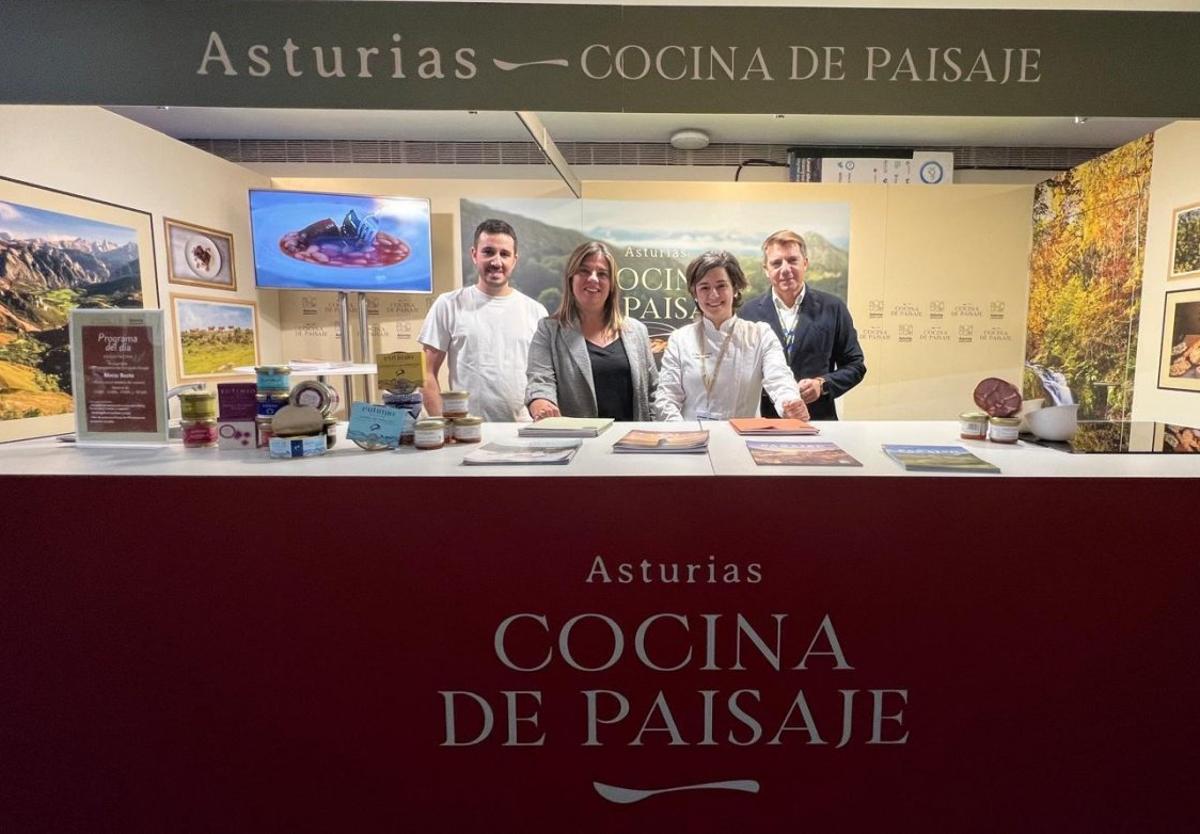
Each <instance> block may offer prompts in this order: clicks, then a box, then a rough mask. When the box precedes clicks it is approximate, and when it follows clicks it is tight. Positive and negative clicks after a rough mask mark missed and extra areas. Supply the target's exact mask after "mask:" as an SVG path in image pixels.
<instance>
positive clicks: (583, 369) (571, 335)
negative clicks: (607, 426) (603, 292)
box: [558, 326, 596, 403]
mask: <svg viewBox="0 0 1200 834" xmlns="http://www.w3.org/2000/svg"><path fill="white" fill-rule="evenodd" d="M558 335H559V336H560V337H561V338H562V340H563V342H564V343H565V344H566V346H567V353H568V354H569V355H570V357H571V361H572V362H574V363H575V369H576V370H577V371H579V375H580V376H582V377H583V379H584V381H585V382H586V383H587V386H588V390H589V391H591V393H592V402H593V403H594V402H595V401H596V383H595V382H593V381H592V360H591V358H590V357H589V356H588V351H587V341H586V340H585V339H584V338H583V331H582V330H580V329H579V328H578V327H567V326H560V327H559V328H558Z"/></svg>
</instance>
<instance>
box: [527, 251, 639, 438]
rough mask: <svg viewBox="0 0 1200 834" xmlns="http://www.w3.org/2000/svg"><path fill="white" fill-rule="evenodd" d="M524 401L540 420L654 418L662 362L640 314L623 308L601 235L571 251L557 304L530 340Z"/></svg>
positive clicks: (614, 268) (613, 266)
mask: <svg viewBox="0 0 1200 834" xmlns="http://www.w3.org/2000/svg"><path fill="white" fill-rule="evenodd" d="M526 377H527V381H528V384H527V385H526V388H525V403H526V405H528V406H529V414H530V416H532V417H533V419H534V420H541V419H543V418H545V417H557V416H559V415H562V416H564V417H612V418H613V419H616V420H642V421H644V420H653V419H654V415H653V412H652V411H651V410H650V401H651V400H652V399H653V398H654V389H655V387H657V385H658V369H657V368H656V367H655V365H654V356H653V355H652V354H651V353H650V337H649V336H648V335H647V333H646V326H645V325H644V324H642V323H641V322H640V321H635V320H634V319H630V318H626V317H625V316H624V315H623V313H622V311H621V291H620V288H619V287H618V286H617V264H616V260H615V259H614V258H613V254H612V252H611V251H610V250H609V248H608V247H607V246H605V245H604V244H603V243H600V242H599V241H591V242H590V243H585V244H583V245H581V246H579V247H577V248H576V249H575V251H574V252H572V253H571V256H570V257H569V258H568V259H567V268H566V271H565V274H564V275H563V297H562V303H561V304H559V307H558V311H557V312H555V313H554V314H553V315H551V316H549V317H547V318H544V319H542V320H541V321H540V322H538V327H537V332H536V333H534V334H533V343H532V344H531V345H530V346H529V365H528V368H527V372H526Z"/></svg>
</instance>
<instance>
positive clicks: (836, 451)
mask: <svg viewBox="0 0 1200 834" xmlns="http://www.w3.org/2000/svg"><path fill="white" fill-rule="evenodd" d="M746 448H747V449H749V450H750V456H751V457H752V458H754V462H755V463H757V464H758V465H759V466H862V464H861V463H859V462H858V461H857V460H855V459H854V458H853V457H851V456H850V455H849V454H847V453H846V451H845V450H843V449H842V448H841V447H840V446H838V445H837V444H836V443H829V442H826V441H823V440H792V441H787V440H785V441H778V440H774V441H768V440H747V441H746Z"/></svg>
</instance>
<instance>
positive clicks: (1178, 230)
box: [1167, 203, 1200, 278]
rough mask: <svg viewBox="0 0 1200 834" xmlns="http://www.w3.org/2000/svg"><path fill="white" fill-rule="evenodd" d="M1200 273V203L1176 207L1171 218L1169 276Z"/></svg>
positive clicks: (1177, 276)
mask: <svg viewBox="0 0 1200 834" xmlns="http://www.w3.org/2000/svg"><path fill="white" fill-rule="evenodd" d="M1197 274H1200V203H1193V204H1192V205H1190V206H1183V207H1182V208H1177V209H1175V213H1174V215H1173V216H1172V218H1171V269H1170V272H1169V273H1168V276H1167V277H1168V278H1183V277H1185V276H1188V275H1197Z"/></svg>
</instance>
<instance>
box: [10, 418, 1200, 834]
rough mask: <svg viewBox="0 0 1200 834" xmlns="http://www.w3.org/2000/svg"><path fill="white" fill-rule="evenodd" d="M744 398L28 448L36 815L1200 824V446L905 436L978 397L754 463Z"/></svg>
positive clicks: (542, 824)
mask: <svg viewBox="0 0 1200 834" xmlns="http://www.w3.org/2000/svg"><path fill="white" fill-rule="evenodd" d="M706 427H708V428H710V430H711V431H712V436H711V449H710V453H709V454H708V455H661V456H639V455H628V456H623V455H614V454H612V453H611V444H612V442H613V441H615V440H616V439H617V438H618V437H620V435H621V434H622V429H623V428H627V427H624V426H618V427H614V428H613V429H611V430H610V431H609V432H607V433H605V434H604V435H602V436H601V437H599V438H596V439H591V440H586V441H584V445H583V448H582V450H581V451H580V453H579V454H578V455H577V456H576V459H575V460H574V461H572V463H570V464H569V465H567V466H544V467H480V468H471V467H464V466H461V465H460V460H461V456H462V454H463V450H462V449H461V448H456V447H453V446H451V447H446V448H444V449H441V450H438V451H432V452H418V451H415V450H408V449H405V450H401V451H398V452H379V453H366V452H363V451H361V450H359V449H357V448H355V447H350V446H346V445H345V444H344V443H339V445H338V447H337V448H336V449H335V451H334V453H333V454H331V455H329V456H327V457H325V458H323V459H313V460H297V461H269V460H267V459H266V458H265V456H261V455H257V454H245V453H227V452H221V451H213V450H204V451H198V450H188V451H185V450H183V449H182V448H175V447H173V448H167V449H160V450H115V449H114V450H102V449H75V448H71V447H70V446H68V445H67V444H62V443H59V442H57V441H53V440H45V441H33V442H27V443H20V444H12V445H8V446H4V447H0V488H2V489H3V494H4V495H5V496H6V497H7V499H8V501H9V508H8V509H9V512H8V513H7V514H6V517H5V521H4V531H5V534H6V535H5V548H4V552H3V555H2V556H0V635H3V639H2V640H0V669H3V670H4V673H3V675H0V704H3V709H0V750H2V751H3V753H2V755H0V784H2V785H3V788H0V818H3V819H4V820H5V824H4V826H3V827H4V828H5V829H6V830H13V831H34V830H36V831H88V832H109V831H111V832H122V834H139V833H140V832H163V831H171V832H211V831H254V832H288V833H289V834H295V832H329V831H355V832H395V831H421V832H456V834H458V832H473V831H496V832H518V831H519V832H562V831H572V832H611V831H634V832H641V831H646V832H653V831H662V832H667V831H688V832H714V834H715V833H716V832H728V831H734V830H736V831H745V832H760V831H761V832H768V831H778V830H782V829H786V830H798V831H832V830H844V831H863V830H870V829H876V828H879V829H885V828H886V829H887V830H890V831H900V832H905V831H913V832H926V831H972V832H992V831H994V832H1012V831H1026V830H1033V831H1089V832H1105V831H1127V830H1145V831H1170V830H1181V824H1180V821H1181V820H1190V819H1191V817H1192V815H1193V812H1194V788H1195V783H1196V779H1197V777H1198V776H1200V772H1198V771H1200V766H1198V765H1197V758H1196V754H1195V751H1196V749H1197V747H1198V746H1200V728H1198V726H1197V724H1196V722H1195V721H1193V720H1192V719H1191V718H1190V715H1191V713H1192V711H1193V709H1194V705H1195V703H1196V701H1197V699H1198V698H1200V649H1198V648H1197V647H1198V646H1200V613H1198V612H1200V570H1197V564H1196V546H1195V541H1196V535H1195V531H1194V529H1193V527H1194V525H1193V524H1192V522H1191V519H1192V517H1193V516H1194V513H1193V512H1192V511H1191V506H1192V504H1193V503H1194V497H1195V495H1196V494H1197V490H1198V487H1200V478H1198V477H1197V475H1198V469H1197V467H1198V464H1197V462H1196V461H1194V460H1190V459H1184V456H1180V458H1178V459H1173V458H1172V457H1171V456H1135V455H1125V456H1120V457H1115V458H1110V457H1104V456H1099V457H1096V456H1081V455H1067V454H1065V453H1062V452H1057V451H1054V450H1051V449H1044V448H1040V447H1033V446H1025V445H1017V446H1006V447H1001V446H996V445H995V444H987V443H986V442H979V443H970V442H963V443H962V445H964V446H967V447H969V448H972V449H975V450H976V451H977V453H978V454H979V455H980V456H981V457H984V458H985V459H987V460H989V461H992V462H994V463H996V464H998V465H999V466H1000V467H1001V469H1002V470H1003V474H1002V475H999V476H994V475H961V476H944V475H920V476H911V475H910V476H905V475H904V474H903V473H902V472H901V471H900V468H899V466H897V465H896V464H894V463H892V462H891V461H890V460H888V459H887V458H885V457H883V455H882V453H881V452H879V445H880V444H881V443H884V442H908V443H937V444H956V443H959V442H960V441H959V440H958V432H957V423H944V424H943V423H871V424H853V423H838V424H827V425H823V426H822V427H821V428H822V434H821V437H822V438H823V439H829V440H833V441H834V442H836V443H838V444H839V445H840V446H842V447H843V448H844V449H846V450H847V451H848V452H850V453H851V454H853V455H854V456H855V457H857V458H858V459H859V460H860V461H862V463H863V467H862V468H861V469H860V470H844V471H843V470H825V469H810V468H804V467H796V468H786V467H754V466H753V464H752V462H750V460H749V456H748V454H747V453H746V451H745V446H744V443H743V441H742V439H740V438H738V437H736V436H734V435H732V434H731V433H730V432H729V431H728V427H727V426H724V425H722V424H715V425H710V426H706ZM486 432H487V437H488V438H489V439H494V438H500V437H508V436H512V435H513V434H514V433H515V427H513V426H505V425H494V426H487V427H486ZM635 475H639V476H640V475H652V476H654V477H632V476H635ZM79 476H90V477H79ZM264 476H270V477H264ZM713 785H715V787H713ZM605 786H608V787H605ZM697 786H710V787H697ZM614 789H616V790H614ZM654 791H668V792H665V793H653V792H654ZM614 800H626V801H625V802H618V801H614ZM629 800H637V801H629ZM1182 827H1183V828H1186V826H1182Z"/></svg>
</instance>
